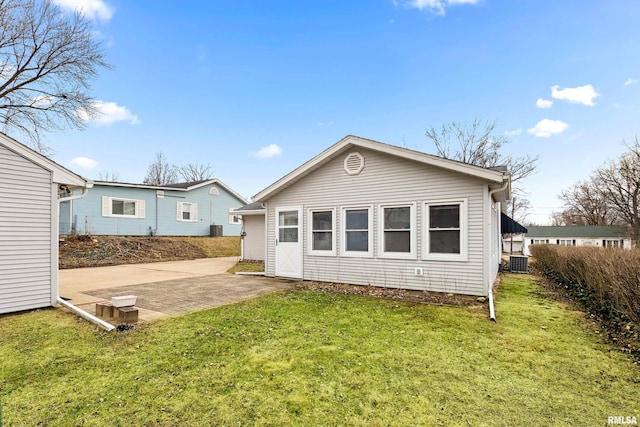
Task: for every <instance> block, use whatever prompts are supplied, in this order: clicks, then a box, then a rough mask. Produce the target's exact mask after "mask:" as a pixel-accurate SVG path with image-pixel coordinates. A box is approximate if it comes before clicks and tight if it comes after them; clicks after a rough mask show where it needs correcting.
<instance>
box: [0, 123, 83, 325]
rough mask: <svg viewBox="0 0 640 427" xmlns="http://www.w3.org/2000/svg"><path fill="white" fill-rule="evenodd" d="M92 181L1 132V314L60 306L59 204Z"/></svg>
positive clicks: (80, 194) (79, 193)
mask: <svg viewBox="0 0 640 427" xmlns="http://www.w3.org/2000/svg"><path fill="white" fill-rule="evenodd" d="M91 185H92V183H91V182H90V181H87V180H85V179H84V178H82V177H81V176H79V175H76V174H74V173H73V172H71V171H69V170H67V169H65V168H63V167H62V166H60V165H58V164H57V163H55V162H53V161H52V160H50V159H48V158H46V157H44V156H42V155H40V154H38V153H36V152H35V151H33V150H31V149H30V148H28V147H26V146H24V145H22V144H21V143H19V142H18V141H16V140H14V139H12V138H10V137H8V136H7V135H4V134H1V133H0V314H3V313H12V312H17V311H22V310H31V309H35V308H41V307H49V306H53V305H56V303H57V299H58V203H60V201H62V200H69V197H82V196H84V195H85V194H86V193H85V191H86V189H87V188H90V187H91ZM76 190H77V191H78V194H77V195H72V194H73V192H74V191H76Z"/></svg>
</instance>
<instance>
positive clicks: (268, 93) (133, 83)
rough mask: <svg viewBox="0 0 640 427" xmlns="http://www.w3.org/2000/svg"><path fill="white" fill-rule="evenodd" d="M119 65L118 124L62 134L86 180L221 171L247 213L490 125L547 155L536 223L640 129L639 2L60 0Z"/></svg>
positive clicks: (70, 159) (103, 79)
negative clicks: (264, 201) (278, 194)
mask: <svg viewBox="0 0 640 427" xmlns="http://www.w3.org/2000/svg"><path fill="white" fill-rule="evenodd" d="M56 2H57V3H59V4H60V5H61V6H63V7H64V8H77V7H80V8H82V10H83V11H84V13H85V15H86V16H87V17H88V18H89V19H91V20H93V21H94V26H95V30H96V37H99V38H101V39H102V40H103V41H104V46H105V51H106V56H107V61H108V62H109V63H111V64H112V65H113V66H114V69H113V70H103V71H102V72H101V73H100V76H99V77H98V78H97V79H96V80H95V81H94V84H93V86H92V93H93V94H94V96H95V98H96V99H97V100H99V102H100V104H99V107H100V108H101V109H102V111H103V112H104V115H103V116H102V117H101V118H100V119H99V120H98V121H96V122H92V123H89V124H88V127H87V129H85V130H83V131H78V130H68V131H66V132H57V133H51V134H48V135H47V136H46V137H45V139H44V142H45V143H47V144H48V145H50V146H51V147H52V148H53V149H54V150H55V152H56V154H55V155H54V156H53V158H54V160H56V161H57V162H59V163H61V164H62V165H64V166H67V167H69V168H70V169H72V170H74V171H75V172H77V173H79V174H81V175H83V176H86V177H88V178H92V179H97V178H98V174H99V173H100V172H102V173H104V172H105V171H108V172H109V173H112V172H116V173H117V174H118V176H119V178H120V180H121V181H126V182H141V181H142V179H143V178H144V176H145V173H146V170H147V167H148V165H149V163H151V161H152V160H153V158H154V155H155V153H157V152H160V151H161V152H163V153H164V154H165V155H166V157H167V158H168V160H169V161H170V162H172V163H176V164H181V163H210V164H211V166H212V168H213V169H214V170H215V173H214V175H215V177H217V178H219V179H221V180H222V181H223V182H225V183H226V184H227V185H229V186H230V187H232V188H233V189H234V190H236V191H237V192H238V193H240V194H242V195H243V196H245V197H247V198H249V197H250V196H252V195H253V194H255V193H257V192H258V191H260V190H261V189H263V188H264V187H266V186H267V185H269V184H271V183H272V182H273V181H275V180H276V179H278V178H280V177H281V176H283V175H285V174H286V173H288V172H290V171H291V170H293V169H294V168H296V167H297V166H299V165H300V164H302V163H303V162H305V161H307V160H308V159H310V158H311V157H313V156H314V155H316V154H318V153H319V152H321V151H322V150H324V149H326V148H327V147H329V146H330V145H332V144H333V143H335V142H337V141H338V140H340V139H341V138H343V137H344V136H345V135H348V134H353V135H358V136H362V137H365V138H370V139H374V140H378V141H382V142H386V143H389V144H394V145H399V146H404V147H407V148H411V149H416V150H421V151H425V152H427V153H435V148H434V147H433V145H432V144H431V143H430V141H429V140H428V139H427V138H426V137H425V131H426V129H427V128H430V127H440V126H441V125H442V124H443V123H447V122H451V121H462V122H470V121H473V120H474V119H475V118H478V119H480V120H483V121H484V120H486V121H490V122H491V121H495V122H496V123H497V128H496V133H497V134H505V135H508V136H509V137H510V139H511V143H510V144H509V145H508V146H507V147H506V149H505V154H512V155H516V156H521V155H526V154H531V155H539V156H540V161H539V165H538V171H537V173H536V174H535V175H534V176H532V177H530V178H529V179H528V180H527V181H526V182H525V183H524V189H525V190H526V191H527V192H528V198H529V199H530V200H531V203H532V210H531V211H530V215H529V219H530V220H531V221H533V222H536V223H538V224H544V223H547V222H548V221H549V215H550V214H551V212H552V211H554V210H556V211H557V210H560V208H561V205H562V203H561V201H560V200H559V199H558V198H557V196H558V194H559V193H560V191H561V190H562V189H563V188H568V187H570V186H571V185H572V184H574V183H575V182H576V181H578V180H581V179H586V178H587V177H588V176H589V174H590V173H591V171H593V170H594V169H595V168H597V167H598V166H600V165H602V164H603V162H605V161H607V160H608V159H613V158H614V157H616V156H617V155H619V154H620V153H621V152H622V151H623V150H624V146H623V145H622V142H623V140H627V141H631V140H633V138H634V137H635V135H636V134H637V133H638V132H639V131H640V120H639V119H640V85H639V84H638V81H640V43H639V41H640V27H639V26H638V22H639V21H640V3H638V2H637V0H628V1H627V0H618V1H615V2H614V1H608V0H582V1H579V2H578V1H539V0H536V1H533V0H512V1H511V0H510V1H506V0H503V1H498V0H477V1H475V0H448V1H447V0H409V1H405V0H368V1H348V2H345V1H328V0H327V1H300V2H293V1H269V2H265V1H243V2H238V1H226V0H216V1H190V2H175V1H158V0H155V1H150V0H136V1H125V0H56Z"/></svg>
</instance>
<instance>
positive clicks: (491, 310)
mask: <svg viewBox="0 0 640 427" xmlns="http://www.w3.org/2000/svg"><path fill="white" fill-rule="evenodd" d="M508 187H509V181H507V182H505V183H504V185H503V186H502V187H500V188H496V189H495V190H490V191H489V203H491V200H492V199H491V196H492V195H493V193H497V192H498V191H504V190H506V189H507V188H508ZM489 319H491V320H493V321H494V322H495V321H496V309H495V307H494V305H493V283H489Z"/></svg>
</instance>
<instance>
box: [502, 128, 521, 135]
mask: <svg viewBox="0 0 640 427" xmlns="http://www.w3.org/2000/svg"><path fill="white" fill-rule="evenodd" d="M521 133H522V129H514V130H507V131H505V132H504V134H505V135H507V136H518V135H520V134H521Z"/></svg>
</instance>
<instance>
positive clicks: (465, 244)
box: [422, 198, 469, 262]
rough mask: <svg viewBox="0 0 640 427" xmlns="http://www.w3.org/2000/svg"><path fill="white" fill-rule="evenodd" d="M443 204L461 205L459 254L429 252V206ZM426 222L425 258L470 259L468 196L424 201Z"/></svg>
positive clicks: (438, 259) (432, 259)
mask: <svg viewBox="0 0 640 427" xmlns="http://www.w3.org/2000/svg"><path fill="white" fill-rule="evenodd" d="M442 205H458V206H460V253H459V254H442V253H431V252H429V248H430V247H431V246H430V237H431V232H430V227H429V224H430V222H429V207H430V206H442ZM423 210H424V222H423V227H422V228H423V231H424V232H423V234H424V248H423V253H424V254H423V257H422V259H424V260H430V261H463V262H464V261H468V260H469V201H468V199H466V198H462V199H445V200H430V201H428V202H424V206H423Z"/></svg>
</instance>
